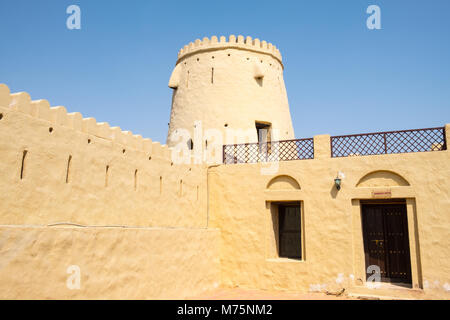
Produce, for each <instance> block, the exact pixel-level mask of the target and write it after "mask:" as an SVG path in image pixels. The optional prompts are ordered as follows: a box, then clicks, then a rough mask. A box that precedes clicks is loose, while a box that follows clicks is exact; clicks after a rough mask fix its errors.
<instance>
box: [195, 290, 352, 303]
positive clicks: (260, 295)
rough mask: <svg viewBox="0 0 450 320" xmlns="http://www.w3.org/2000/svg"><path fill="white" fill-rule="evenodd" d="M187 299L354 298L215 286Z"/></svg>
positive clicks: (343, 295)
mask: <svg viewBox="0 0 450 320" xmlns="http://www.w3.org/2000/svg"><path fill="white" fill-rule="evenodd" d="M188 299H189V300H349V299H351V300H354V299H356V298H354V297H348V296H347V295H346V294H345V292H344V294H342V295H341V296H335V295H327V294H325V293H313V292H311V293H299V292H287V291H266V290H254V289H243V288H217V289H215V290H213V291H209V292H204V293H202V294H200V295H198V296H193V297H188Z"/></svg>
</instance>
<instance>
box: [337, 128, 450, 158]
mask: <svg viewBox="0 0 450 320" xmlns="http://www.w3.org/2000/svg"><path fill="white" fill-rule="evenodd" d="M446 149H447V143H446V141H445V128H444V127H439V128H428V129H416V130H402V131H389V132H377V133H364V134H353V135H346V136H335V137H331V157H333V158H337V157H351V156H368V155H376V154H393V153H409V152H425V151H441V150H446Z"/></svg>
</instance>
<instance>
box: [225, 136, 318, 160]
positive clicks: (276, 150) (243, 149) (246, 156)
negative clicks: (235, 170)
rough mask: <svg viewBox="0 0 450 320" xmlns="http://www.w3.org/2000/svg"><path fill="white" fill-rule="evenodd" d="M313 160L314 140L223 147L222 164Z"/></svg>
mask: <svg viewBox="0 0 450 320" xmlns="http://www.w3.org/2000/svg"><path fill="white" fill-rule="evenodd" d="M303 159H314V140H313V139H312V138H309V139H296V140H282V141H271V142H266V143H243V144H229V145H224V146H223V163H225V164H231V163H257V162H275V161H290V160H303Z"/></svg>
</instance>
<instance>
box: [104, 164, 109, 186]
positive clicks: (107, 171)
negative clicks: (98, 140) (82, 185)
mask: <svg viewBox="0 0 450 320" xmlns="http://www.w3.org/2000/svg"><path fill="white" fill-rule="evenodd" d="M108 175H109V166H106V171H105V187H107V186H108Z"/></svg>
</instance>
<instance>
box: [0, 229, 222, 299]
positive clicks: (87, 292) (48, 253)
mask: <svg viewBox="0 0 450 320" xmlns="http://www.w3.org/2000/svg"><path fill="white" fill-rule="evenodd" d="M218 242H219V231H218V230H213V229H208V230H206V229H185V228H176V229H163V228H63V227H26V226H19V227H14V226H1V227H0V299H182V298H186V297H189V296H192V295H196V294H200V293H202V292H203V291H204V290H211V289H213V288H215V287H217V286H218V284H219V281H220V275H219V258H218V257H219V255H218ZM70 266H77V267H79V271H80V273H79V275H80V287H79V289H77V288H76V287H74V286H73V284H74V283H73V282H72V276H73V275H74V273H73V271H71V269H68V268H69V267H70ZM68 271H69V272H68ZM67 282H69V286H67Z"/></svg>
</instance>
